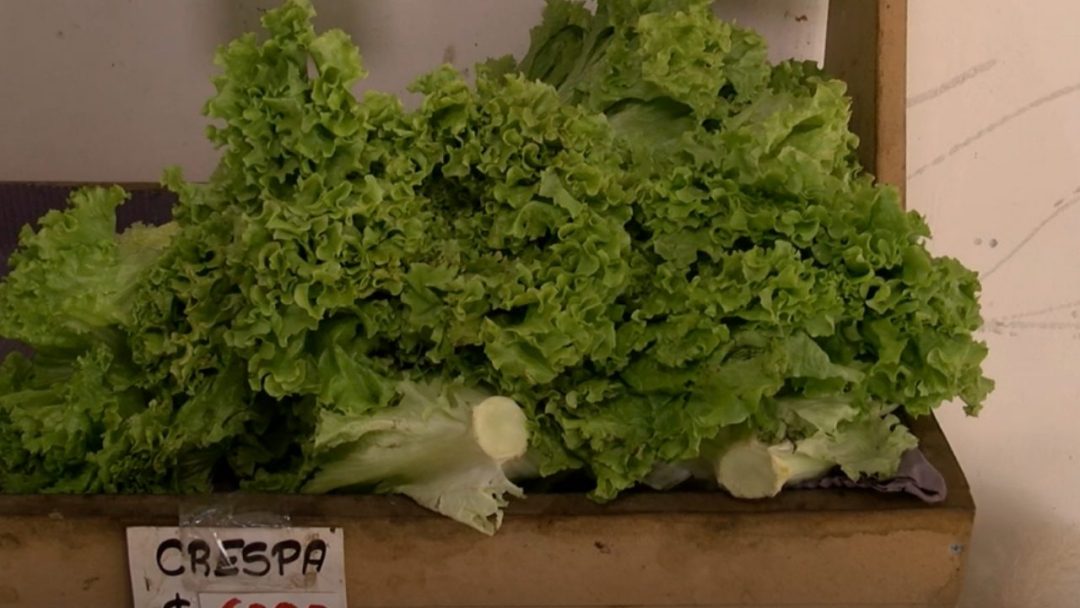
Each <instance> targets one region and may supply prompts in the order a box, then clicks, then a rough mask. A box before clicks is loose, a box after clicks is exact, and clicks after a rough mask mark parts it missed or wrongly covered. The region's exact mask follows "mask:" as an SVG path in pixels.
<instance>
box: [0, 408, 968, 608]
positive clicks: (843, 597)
mask: <svg viewBox="0 0 1080 608" xmlns="http://www.w3.org/2000/svg"><path fill="white" fill-rule="evenodd" d="M914 430H915V431H916V433H917V434H918V435H919V436H920V437H921V439H922V441H923V446H924V449H925V450H926V452H927V456H928V458H930V460H931V461H932V462H934V463H935V464H936V465H937V466H938V467H939V468H940V469H941V471H942V472H943V474H944V475H945V477H946V479H947V481H948V483H949V488H950V494H949V498H948V499H947V501H945V502H944V503H943V504H939V505H934V506H928V505H925V504H923V503H921V502H919V501H918V500H916V499H914V498H912V497H909V496H902V495H882V494H875V493H871V492H865V491H847V490H827V491H826V490H802V491H789V492H786V493H784V494H782V495H781V496H780V497H778V498H776V499H774V500H769V501H762V502H746V501H739V500H735V499H732V498H730V497H728V496H727V495H725V494H722V493H719V492H710V493H680V492H676V493H668V494H658V493H640V494H631V495H628V496H625V497H623V498H620V499H619V500H618V501H616V502H614V503H612V504H610V505H606V506H601V505H596V504H594V503H591V502H589V501H588V500H586V499H585V498H584V497H582V496H580V495H576V494H564V495H558V494H555V495H550V494H549V495H534V496H530V497H529V498H528V499H526V500H524V501H518V502H515V503H514V504H513V505H512V506H511V508H510V509H509V511H508V513H507V517H506V521H505V523H504V525H503V528H502V530H501V531H500V532H499V533H498V534H497V535H496V536H494V537H491V538H488V537H485V536H482V535H480V534H478V533H476V532H474V531H472V530H471V529H468V528H466V527H464V526H461V525H460V524H457V523H454V522H451V521H449V520H446V519H444V518H442V517H440V516H438V515H435V514H433V513H430V512H428V511H425V510H423V509H420V508H419V507H417V506H415V505H414V504H412V503H411V502H409V501H408V500H404V499H400V498H394V497H376V496H325V497H309V496H248V497H232V498H219V499H214V500H218V501H221V503H222V504H227V505H229V507H230V508H231V509H233V510H234V512H235V513H238V514H241V515H242V514H243V513H244V512H247V511H255V512H266V511H270V512H273V513H278V514H281V515H285V516H287V517H288V520H289V521H290V522H292V523H294V524H296V525H322V526H340V527H342V528H343V529H344V532H345V541H346V564H345V567H346V578H347V585H348V591H349V600H350V601H349V605H350V606H353V607H364V608H366V607H374V606H384V607H394V608H407V607H419V606H438V607H446V608H449V607H464V606H484V607H502V608H516V607H521V608H525V607H538V606H560V607H564V608H565V607H572V606H581V607H585V606H590V607H600V606H626V607H630V606H657V607H660V606H664V607H690V606H786V607H791V606H802V607H809V606H859V607H867V608H869V607H874V606H882V607H884V606H889V607H893V608H899V607H912V608H914V607H929V606H935V607H939V606H940V607H945V606H953V605H955V602H956V598H957V594H958V593H959V589H960V575H961V573H962V570H963V565H964V561H965V559H964V556H965V554H966V544H967V542H968V538H969V536H970V532H971V521H972V510H973V505H972V501H971V495H970V493H969V492H968V487H967V482H966V481H965V479H964V476H963V473H962V472H961V471H960V468H959V467H958V466H957V464H956V460H955V458H953V456H952V453H951V451H950V450H949V448H948V444H947V443H946V441H945V438H944V436H943V435H942V434H941V432H940V429H939V428H938V427H937V425H936V423H934V421H933V419H929V418H928V419H924V420H922V421H920V422H918V423H916V425H915V428H914ZM206 500H208V499H206V498H179V497H160V496H159V497H138V496H120V497H108V496H70V497H42V496H25V497H19V496H11V497H4V498H2V499H0V606H18V607H26V608H30V607H44V606H58V607H59V606H94V607H97V608H110V607H114V606H115V607H117V608H121V607H127V606H130V602H131V599H130V597H131V596H130V588H129V579H128V575H127V556H126V547H125V544H124V543H125V540H124V538H125V537H124V531H125V528H126V527H127V526H134V525H176V524H177V522H178V520H179V519H180V515H181V513H183V512H188V511H190V510H191V509H193V508H198V506H199V505H200V504H201V503H205V501H206Z"/></svg>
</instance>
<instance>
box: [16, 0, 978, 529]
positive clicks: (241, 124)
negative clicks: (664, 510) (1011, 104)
mask: <svg viewBox="0 0 1080 608" xmlns="http://www.w3.org/2000/svg"><path fill="white" fill-rule="evenodd" d="M313 15H314V12H313V10H312V8H311V6H310V4H309V2H308V0H286V1H285V2H284V4H283V5H282V6H281V7H280V8H278V9H276V10H272V11H269V12H267V13H266V14H265V16H264V19H263V25H264V27H265V29H266V30H267V36H264V37H263V38H262V39H259V38H257V37H256V36H255V35H253V34H249V35H245V36H243V37H241V38H239V39H238V40H235V41H234V42H232V43H230V44H229V45H227V46H226V47H224V48H223V49H222V50H221V51H220V52H219V54H218V57H217V64H218V65H219V66H220V68H221V72H220V75H218V76H217V77H216V78H215V80H214V84H215V87H216V94H215V95H214V96H213V97H212V98H211V99H210V100H209V102H208V103H207V104H206V106H205V113H206V115H207V116H208V117H209V118H210V119H212V120H213V124H214V126H212V127H210V128H209V129H208V136H209V138H210V140H211V141H212V142H213V143H214V144H215V145H216V146H217V147H218V149H219V150H220V152H221V156H220V162H219V165H218V167H217V169H216V171H215V172H214V173H213V176H212V177H211V178H210V180H209V181H208V182H206V183H191V182H187V181H185V180H184V178H183V176H182V175H181V173H180V171H179V170H178V169H169V170H167V171H166V173H165V178H164V180H163V183H164V184H165V185H166V186H167V187H168V188H169V189H171V190H172V191H173V192H175V193H176V194H177V195H178V199H179V202H178V203H177V205H176V206H175V208H174V210H173V216H174V219H173V221H172V222H170V223H168V224H166V225H163V226H154V227H151V226H135V227H133V228H130V229H128V230H126V231H124V232H123V233H120V234H117V231H116V210H117V208H118V206H120V205H121V204H123V203H124V201H125V199H126V198H127V194H126V193H125V192H124V191H123V190H122V189H120V188H117V187H113V188H84V189H81V190H77V191H75V192H74V193H73V194H72V196H71V199H70V204H69V206H68V208H67V209H66V210H64V211H54V212H50V213H49V214H48V215H46V216H45V217H44V218H42V219H41V220H40V222H39V223H38V226H37V227H36V229H35V228H30V227H27V228H25V229H24V231H23V233H22V235H21V246H20V249H19V250H18V251H17V252H16V253H15V254H14V255H13V256H12V257H11V260H10V266H11V269H12V270H11V273H10V275H9V276H8V277H7V278H6V279H5V280H4V282H3V283H2V284H0V336H4V337H8V338H12V339H16V340H19V341H21V342H23V343H24V344H26V345H27V346H29V347H31V348H32V349H33V351H34V355H33V356H32V357H29V358H27V357H24V356H22V355H20V354H12V355H10V356H9V357H7V359H6V360H5V361H4V362H3V364H2V365H0V490H3V491H5V492H16V493H30V492H73V493H97V492H125V493H128V492H155V493H156V492H170V493H171V492H206V491H211V490H215V489H217V490H228V489H234V488H242V489H245V490H253V491H282V492H294V491H308V492H327V491H331V490H338V489H345V490H359V491H376V492H401V493H404V494H407V495H409V496H411V497H413V498H414V499H416V500H417V501H418V502H420V503H421V504H423V505H425V506H428V507H430V508H432V509H435V510H438V511H440V512H442V513H445V514H447V515H449V516H451V517H454V518H456V519H458V520H461V521H463V522H466V523H469V524H470V525H473V526H474V527H476V528H478V529H481V530H483V531H486V532H491V531H493V530H494V529H495V528H496V527H497V526H498V524H499V521H500V518H501V507H502V506H504V505H505V503H506V497H507V495H520V494H521V488H520V486H519V485H518V483H520V482H521V481H522V480H524V479H527V478H530V477H547V476H551V475H554V474H557V473H561V472H564V471H575V470H576V471H579V472H580V473H581V474H583V475H587V476H588V478H589V479H591V480H593V482H594V489H593V490H592V492H591V496H592V497H593V498H594V499H596V500H601V501H604V500H609V499H612V498H614V497H615V496H616V495H617V494H619V493H620V492H622V491H624V490H627V489H629V488H632V487H634V486H635V485H638V484H642V483H645V484H648V485H651V486H654V487H660V488H667V487H671V486H673V485H676V484H677V483H679V482H680V481H682V480H684V479H686V478H687V477H690V476H699V477H704V478H709V479H714V480H715V482H717V483H718V484H719V485H720V486H722V487H724V488H726V489H728V490H729V491H730V492H732V493H733V494H735V495H737V496H743V497H759V496H769V495H772V494H775V493H776V492H777V491H779V490H780V488H781V487H783V485H784V484H785V483H789V482H792V481H798V480H801V479H807V478H812V477H814V476H819V475H821V474H823V473H825V472H827V471H829V470H831V469H833V468H835V467H839V469H840V470H842V471H843V473H844V474H846V475H848V476H850V477H852V478H859V477H867V478H887V477H889V476H891V475H894V474H895V472H896V467H897V466H898V463H899V461H900V456H901V454H902V453H903V452H904V451H905V450H908V449H910V448H912V447H914V446H915V445H916V440H915V438H914V437H913V436H912V435H911V433H910V432H909V431H908V430H907V428H906V427H905V426H904V425H903V424H902V419H904V418H905V417H906V416H922V415H927V414H929V413H930V412H931V410H932V409H933V408H935V407H936V406H938V405H940V404H941V403H943V402H946V401H949V400H953V399H955V398H960V399H962V400H963V401H964V402H965V403H966V404H967V410H968V411H969V412H970V413H976V412H977V410H978V409H979V407H980V404H981V403H982V401H983V399H984V398H985V397H986V395H987V393H988V392H989V391H990V390H991V388H992V383H991V381H989V380H987V379H986V378H984V377H983V375H982V372H981V369H980V366H981V362H982V361H983V359H984V357H985V356H986V348H985V347H984V345H983V344H981V343H979V342H977V341H975V340H974V339H973V336H972V333H973V332H974V331H975V330H977V329H978V328H979V327H980V325H981V318H980V312H979V305H978V301H977V295H978V291H979V283H978V279H977V277H976V275H975V274H974V273H973V272H971V271H969V270H968V269H966V268H964V267H963V266H962V265H961V264H960V263H958V262H957V261H955V260H953V259H949V258H942V257H934V256H932V255H930V254H929V253H928V252H927V249H926V247H925V245H924V242H925V240H926V239H927V238H928V236H929V231H928V229H927V226H926V225H925V223H924V222H923V220H922V219H921V218H920V217H919V216H918V215H916V214H914V213H910V212H904V211H903V210H902V207H901V204H900V201H899V199H898V194H897V191H896V190H894V189H893V188H890V187H886V186H882V185H879V184H875V183H874V180H873V178H872V176H870V175H868V174H867V173H866V172H865V171H864V170H863V169H862V168H861V167H860V166H859V164H858V162H857V160H856V155H855V149H856V146H857V139H856V137H855V136H854V135H852V134H851V133H850V132H849V130H848V119H849V105H850V103H849V100H848V99H847V98H846V97H845V87H844V85H843V84H842V83H841V82H838V81H836V80H833V79H830V78H828V77H827V76H825V75H824V74H823V73H822V72H821V71H819V69H818V68H817V67H816V66H815V65H813V64H810V63H805V62H795V61H788V62H784V63H780V64H778V65H772V64H770V63H769V62H768V60H767V58H766V49H765V44H764V41H763V40H762V38H761V37H760V36H759V35H757V34H756V33H754V32H752V31H748V30H746V29H741V28H739V27H735V26H733V25H730V24H728V23H725V22H723V21H721V20H718V19H717V18H716V17H714V15H713V13H712V11H711V9H710V2H708V1H707V0H600V2H599V6H598V7H597V9H596V12H595V14H594V13H592V12H590V11H589V10H587V9H586V8H584V7H583V6H582V5H581V4H578V3H575V2H570V1H568V0H550V2H549V5H548V7H547V9H546V11H545V14H544V20H543V22H542V23H541V24H540V25H539V26H538V27H536V28H535V29H534V30H533V32H532V44H531V47H530V49H529V51H528V54H527V55H526V56H525V57H524V58H522V59H521V60H520V61H517V60H515V59H514V58H510V57H507V58H502V59H497V60H492V61H489V62H487V63H485V64H483V65H481V66H478V67H477V72H476V75H475V82H470V81H468V80H467V79H466V78H465V77H463V75H462V74H460V73H458V72H457V71H455V70H454V69H452V68H451V67H449V66H443V67H439V68H437V69H435V70H434V71H432V72H430V73H428V74H425V75H423V76H421V77H420V78H419V79H417V80H416V82H415V84H414V85H413V87H412V90H413V91H415V92H417V93H419V94H420V95H421V96H422V100H421V101H420V103H419V105H418V107H416V108H413V109H410V108H406V107H405V105H403V103H402V102H401V101H400V100H399V99H398V98H396V97H394V96H392V95H387V94H380V93H368V94H366V95H364V96H363V97H362V98H359V99H358V98H357V97H356V96H355V95H354V94H353V92H352V89H353V87H354V85H355V84H356V83H357V82H358V81H359V80H360V79H362V78H363V77H364V75H365V71H364V69H363V67H362V65H361V60H360V55H359V53H358V52H357V49H356V47H355V46H354V45H353V43H352V42H351V41H350V40H349V39H348V37H347V36H346V35H345V34H344V33H343V32H341V31H338V30H331V31H328V32H325V33H322V34H316V32H315V31H314V29H313V27H312V25H311V19H312V17H313Z"/></svg>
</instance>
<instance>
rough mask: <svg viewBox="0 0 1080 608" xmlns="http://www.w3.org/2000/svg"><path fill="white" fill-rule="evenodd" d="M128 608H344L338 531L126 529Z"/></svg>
mask: <svg viewBox="0 0 1080 608" xmlns="http://www.w3.org/2000/svg"><path fill="white" fill-rule="evenodd" d="M127 540H128V567H129V569H130V572H131V591H132V595H133V596H134V598H135V608H345V605H346V603H345V551H344V536H343V534H342V531H341V528H150V527H136V528H128V530H127Z"/></svg>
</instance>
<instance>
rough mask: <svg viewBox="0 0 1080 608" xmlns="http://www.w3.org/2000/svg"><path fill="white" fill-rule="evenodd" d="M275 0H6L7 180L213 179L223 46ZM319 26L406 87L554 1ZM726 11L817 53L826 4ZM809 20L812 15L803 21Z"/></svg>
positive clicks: (353, 13)
mask: <svg viewBox="0 0 1080 608" xmlns="http://www.w3.org/2000/svg"><path fill="white" fill-rule="evenodd" d="M277 4H278V2H277V1H276V0H34V1H33V2H31V1H28V0H0V53H2V55H0V57H3V59H0V108H3V111H2V112H0V179H8V180H15V179H18V180H71V181H80V180H97V181H156V180H157V179H158V178H159V177H160V175H161V170H162V168H163V167H165V166H167V165H171V164H180V165H182V166H183V167H184V168H185V169H186V172H187V175H188V176H189V177H190V178H192V179H200V178H203V177H205V176H207V175H208V174H209V172H210V170H211V169H212V168H213V166H214V162H215V156H214V153H213V150H212V149H211V147H210V145H209V144H208V143H207V142H206V140H205V138H204V137H203V127H204V125H205V124H206V123H205V121H204V119H203V118H202V116H201V115H200V114H199V111H200V108H201V107H202V104H203V102H204V101H205V100H206V98H207V97H209V95H210V94H211V93H212V87H211V85H210V77H211V76H212V75H213V74H214V72H215V68H214V66H213V65H212V63H211V61H212V58H213V54H214V50H215V48H217V46H218V45H219V44H222V43H224V42H227V41H229V40H231V39H232V38H233V37H235V36H236V35H238V34H239V33H241V32H244V31H251V30H252V29H255V28H257V27H258V17H259V13H260V11H261V10H262V9H265V8H267V7H272V6H276V5H277ZM315 5H316V7H317V8H318V9H319V10H320V14H319V17H318V19H317V22H316V25H317V26H318V27H320V28H328V27H338V28H341V29H344V30H345V31H346V32H348V33H349V34H351V35H352V37H353V40H355V41H356V43H357V44H358V45H359V46H360V50H361V52H362V54H363V55H364V62H365V65H366V66H367V67H368V69H369V71H370V72H371V76H370V77H369V78H368V79H367V80H366V81H364V82H363V83H362V85H361V88H375V89H380V90H388V91H393V92H397V93H404V89H405V87H406V85H408V84H409V83H410V82H411V81H412V79H413V78H415V77H416V76H418V75H419V74H421V73H422V72H424V71H426V70H429V69H431V68H433V67H435V66H436V65H438V64H439V63H441V62H444V61H447V62H450V63H453V64H454V65H456V66H458V67H459V68H461V69H465V68H471V67H472V65H473V64H474V63H475V62H476V61H478V60H481V59H485V58H487V57H489V56H496V55H503V54H506V53H514V54H517V55H519V56H520V55H521V54H522V53H523V52H524V51H525V50H526V49H527V48H528V42H529V36H528V33H529V28H531V27H532V26H533V25H535V24H536V23H537V22H538V21H539V18H540V12H541V9H542V7H543V5H544V2H543V0H449V1H446V0H349V1H341V0H335V1H326V0H324V1H321V2H320V1H319V0H316V2H315ZM747 7H748V4H747V3H746V2H745V1H743V0H723V1H721V2H718V3H717V10H718V11H719V12H721V13H722V14H724V15H725V16H728V17H730V18H735V19H737V20H738V21H739V22H741V23H746V24H747V25H751V26H756V27H760V28H762V31H763V32H764V33H765V34H767V35H770V38H771V39H774V40H776V41H777V42H776V44H775V45H774V46H775V48H774V49H773V55H774V57H778V58H779V57H786V56H794V55H799V56H806V57H816V56H820V54H821V52H822V49H823V48H824V47H823V43H824V40H823V39H822V38H821V36H820V35H816V34H817V32H818V31H820V26H821V25H822V24H823V23H824V16H825V10H826V7H827V5H826V4H825V3H824V2H821V1H820V0H777V1H772V2H769V4H768V7H767V8H759V7H755V8H753V9H748V8H747ZM803 17H805V19H803Z"/></svg>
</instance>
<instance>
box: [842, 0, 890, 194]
mask: <svg viewBox="0 0 1080 608" xmlns="http://www.w3.org/2000/svg"><path fill="white" fill-rule="evenodd" d="M825 69H826V70H827V71H828V72H829V73H830V74H832V75H834V76H836V77H838V78H841V79H843V80H844V81H845V82H847V83H848V93H849V94H850V95H851V97H852V99H853V105H852V124H851V128H852V131H854V132H855V134H856V135H858V136H859V139H860V140H861V147H860V148H859V156H860V160H861V161H862V164H863V166H865V167H866V168H867V169H868V170H869V171H870V172H871V173H874V174H875V175H877V177H878V179H879V180H880V181H882V182H883V183H886V184H891V185H893V186H896V187H897V188H899V189H900V191H901V193H903V192H904V191H905V189H906V182H907V118H906V117H907V1H906V0H832V1H831V2H830V3H829V25H828V35H827V39H826V45H825Z"/></svg>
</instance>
